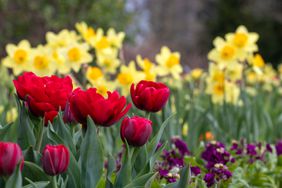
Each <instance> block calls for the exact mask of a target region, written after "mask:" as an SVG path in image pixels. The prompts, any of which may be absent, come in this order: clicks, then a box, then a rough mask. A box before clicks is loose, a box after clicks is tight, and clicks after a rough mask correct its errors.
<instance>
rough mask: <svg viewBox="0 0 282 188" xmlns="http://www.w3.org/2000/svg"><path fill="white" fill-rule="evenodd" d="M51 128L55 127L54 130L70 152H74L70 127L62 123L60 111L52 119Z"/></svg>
mask: <svg viewBox="0 0 282 188" xmlns="http://www.w3.org/2000/svg"><path fill="white" fill-rule="evenodd" d="M52 124H53V128H54V129H55V132H56V133H57V134H58V135H59V136H60V137H61V138H62V140H63V141H64V143H63V144H64V145H66V146H68V148H69V149H70V150H71V151H72V153H74V152H75V146H74V143H73V139H72V135H71V132H70V128H69V127H67V126H68V125H66V124H65V123H64V120H63V117H62V112H59V113H58V116H57V117H56V118H55V119H54V121H53V123H52Z"/></svg>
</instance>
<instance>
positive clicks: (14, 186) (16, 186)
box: [5, 164, 22, 188]
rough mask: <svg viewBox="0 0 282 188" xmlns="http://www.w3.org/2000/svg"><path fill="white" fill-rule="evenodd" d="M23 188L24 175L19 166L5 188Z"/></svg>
mask: <svg viewBox="0 0 282 188" xmlns="http://www.w3.org/2000/svg"><path fill="white" fill-rule="evenodd" d="M21 187H22V174H21V170H20V164H18V166H17V168H16V169H15V171H14V173H13V174H12V175H11V176H10V177H9V179H8V180H7V182H6V185H5V188H21Z"/></svg>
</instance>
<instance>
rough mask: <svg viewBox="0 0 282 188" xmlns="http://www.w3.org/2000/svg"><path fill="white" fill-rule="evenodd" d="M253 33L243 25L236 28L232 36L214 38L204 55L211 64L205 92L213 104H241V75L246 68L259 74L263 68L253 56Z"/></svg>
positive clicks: (254, 46) (259, 59)
mask: <svg viewBox="0 0 282 188" xmlns="http://www.w3.org/2000/svg"><path fill="white" fill-rule="evenodd" d="M258 38H259V36H258V34H257V33H253V32H248V30H247V28H246V27H245V26H239V27H238V28H237V29H236V31H235V32H234V33H228V34H226V35H225V39H223V38H221V37H216V38H215V40H214V41H213V44H214V48H213V49H212V50H211V51H210V52H209V53H208V59H209V60H210V61H211V63H210V65H209V72H208V76H207V79H206V83H207V87H206V92H207V93H208V94H210V95H211V98H212V101H213V102H214V103H219V104H222V103H223V102H224V101H225V102H227V103H232V104H236V105H238V104H241V101H240V100H239V97H240V87H241V84H242V83H243V84H244V72H245V71H246V70H247V69H248V70H249V69H250V70H251V71H252V72H256V73H260V72H261V69H262V68H263V67H264V66H265V63H264V61H263V59H262V57H261V56H260V55H259V54H255V53H256V52H257V51H258V46H257V44H256V42H257V40H258ZM250 67H251V68H250Z"/></svg>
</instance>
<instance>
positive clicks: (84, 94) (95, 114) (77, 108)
mask: <svg viewBox="0 0 282 188" xmlns="http://www.w3.org/2000/svg"><path fill="white" fill-rule="evenodd" d="M130 107H131V105H130V104H126V99H125V97H123V96H120V95H119V93H118V92H117V91H114V92H109V91H108V97H107V98H104V97H103V96H102V95H100V94H99V93H97V90H96V89H95V88H90V89H88V90H86V91H83V90H81V89H80V88H78V89H76V90H75V91H74V92H73V93H72V95H71V97H70V110H71V112H72V114H73V116H74V118H75V119H76V121H77V122H79V123H81V124H83V125H84V126H86V123H87V116H90V117H91V118H92V120H93V121H94V123H95V124H96V125H98V126H104V127H109V126H111V125H113V124H114V123H116V122H117V121H119V120H120V119H121V118H122V117H123V116H124V115H125V114H126V113H127V112H128V110H129V109H130Z"/></svg>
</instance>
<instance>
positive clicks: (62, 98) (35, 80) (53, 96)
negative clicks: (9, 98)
mask: <svg viewBox="0 0 282 188" xmlns="http://www.w3.org/2000/svg"><path fill="white" fill-rule="evenodd" d="M14 85H15V87H16V90H17V94H18V96H19V98H20V99H21V100H24V101H26V102H27V105H28V108H29V111H30V112H31V113H32V114H33V115H35V116H40V117H44V118H45V125H46V124H47V123H48V121H51V122H52V121H53V119H54V117H55V116H56V115H57V113H58V111H59V109H61V110H64V109H65V106H66V102H67V99H68V97H69V95H70V93H71V92H72V80H71V78H70V77H69V76H67V77H65V78H59V77H57V76H51V77H48V76H45V77H38V76H36V75H35V74H34V73H31V72H27V73H24V74H23V75H22V76H19V77H18V79H16V80H14Z"/></svg>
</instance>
